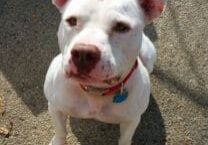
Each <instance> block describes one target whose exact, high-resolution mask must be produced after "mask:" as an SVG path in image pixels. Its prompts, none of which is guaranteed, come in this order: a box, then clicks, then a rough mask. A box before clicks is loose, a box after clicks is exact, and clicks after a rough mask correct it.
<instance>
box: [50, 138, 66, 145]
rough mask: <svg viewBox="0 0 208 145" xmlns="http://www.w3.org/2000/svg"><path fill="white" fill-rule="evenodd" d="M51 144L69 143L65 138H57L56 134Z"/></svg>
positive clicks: (62, 144)
mask: <svg viewBox="0 0 208 145" xmlns="http://www.w3.org/2000/svg"><path fill="white" fill-rule="evenodd" d="M49 145H67V144H66V142H65V139H62V138H57V137H56V136H54V137H53V138H52V140H51V142H50V143H49Z"/></svg>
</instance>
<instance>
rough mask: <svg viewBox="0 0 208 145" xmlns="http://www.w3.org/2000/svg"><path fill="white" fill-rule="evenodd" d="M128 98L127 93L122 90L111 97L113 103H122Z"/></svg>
mask: <svg viewBox="0 0 208 145" xmlns="http://www.w3.org/2000/svg"><path fill="white" fill-rule="evenodd" d="M127 97H128V91H127V90H126V89H124V90H123V91H122V92H120V91H119V92H117V93H116V94H115V96H114V97H113V103H122V102H123V101H125V100H126V99H127Z"/></svg>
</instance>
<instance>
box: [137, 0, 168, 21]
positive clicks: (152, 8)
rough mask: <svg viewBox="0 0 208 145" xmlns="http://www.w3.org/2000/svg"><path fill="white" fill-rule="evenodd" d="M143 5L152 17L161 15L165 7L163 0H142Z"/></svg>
mask: <svg viewBox="0 0 208 145" xmlns="http://www.w3.org/2000/svg"><path fill="white" fill-rule="evenodd" d="M141 7H142V8H143V9H144V11H145V13H146V14H147V15H148V16H149V17H150V18H151V19H152V18H155V17H157V16H159V15H160V14H161V13H162V11H163V9H164V1H163V0H142V2H141Z"/></svg>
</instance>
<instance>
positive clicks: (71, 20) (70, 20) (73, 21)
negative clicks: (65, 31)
mask: <svg viewBox="0 0 208 145" xmlns="http://www.w3.org/2000/svg"><path fill="white" fill-rule="evenodd" d="M66 21H67V23H68V24H69V25H70V26H71V27H73V26H76V25H77V18H76V17H70V18H68V19H67V20H66Z"/></svg>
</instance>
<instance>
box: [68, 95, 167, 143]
mask: <svg viewBox="0 0 208 145" xmlns="http://www.w3.org/2000/svg"><path fill="white" fill-rule="evenodd" d="M70 126H71V129H72V132H73V133H74V135H75V136H76V137H77V139H78V141H79V142H80V143H81V145H92V144H93V145H106V144H107V145H116V144H117V141H118V138H119V126H118V125H108V124H104V123H100V122H97V121H93V120H81V119H75V118H70ZM165 140H166V130H165V125H164V120H163V117H162V115H161V112H160V109H159V107H158V105H157V103H156V101H155V99H154V97H153V96H151V97H150V105H149V107H148V109H147V111H146V112H145V113H144V114H143V116H142V120H141V123H140V124H139V126H138V128H137V130H136V133H135V135H134V138H133V145H165Z"/></svg>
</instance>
